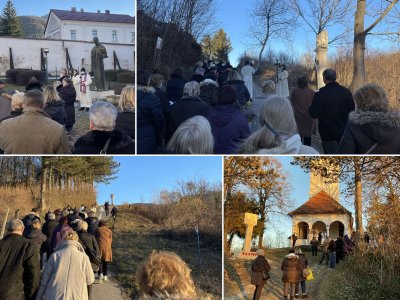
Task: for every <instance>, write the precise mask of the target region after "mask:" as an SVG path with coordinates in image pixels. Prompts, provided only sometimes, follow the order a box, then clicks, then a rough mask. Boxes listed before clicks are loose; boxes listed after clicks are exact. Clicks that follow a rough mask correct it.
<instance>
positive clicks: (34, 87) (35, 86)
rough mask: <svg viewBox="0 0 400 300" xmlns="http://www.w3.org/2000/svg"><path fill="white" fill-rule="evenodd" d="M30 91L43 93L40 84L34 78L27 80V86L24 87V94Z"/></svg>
mask: <svg viewBox="0 0 400 300" xmlns="http://www.w3.org/2000/svg"><path fill="white" fill-rule="evenodd" d="M30 90H39V91H41V92H43V90H42V83H41V82H40V81H39V80H37V79H36V77H31V78H29V81H28V84H27V85H26V86H25V92H27V91H30Z"/></svg>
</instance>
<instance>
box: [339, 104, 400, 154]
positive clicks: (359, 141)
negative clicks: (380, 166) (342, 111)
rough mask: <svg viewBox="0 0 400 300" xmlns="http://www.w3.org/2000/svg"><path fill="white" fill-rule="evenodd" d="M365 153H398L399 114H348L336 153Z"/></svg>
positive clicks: (378, 112) (399, 151) (399, 140)
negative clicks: (347, 120)
mask: <svg viewBox="0 0 400 300" xmlns="http://www.w3.org/2000/svg"><path fill="white" fill-rule="evenodd" d="M373 146H374V148H372V147H373ZM370 150H372V151H370ZM367 152H369V153H371V154H399V153H400V114H399V113H397V112H396V113H385V112H381V111H359V112H352V113H350V116H349V122H348V123H347V125H346V129H345V131H344V134H343V137H342V139H341V141H340V143H339V147H338V150H337V153H339V154H366V153H367Z"/></svg>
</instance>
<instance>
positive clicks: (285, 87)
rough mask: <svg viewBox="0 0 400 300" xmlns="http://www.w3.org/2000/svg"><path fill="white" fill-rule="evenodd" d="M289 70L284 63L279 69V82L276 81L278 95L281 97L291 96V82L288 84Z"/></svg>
mask: <svg viewBox="0 0 400 300" xmlns="http://www.w3.org/2000/svg"><path fill="white" fill-rule="evenodd" d="M288 78H289V72H288V71H287V69H286V66H285V65H282V67H281V68H279V69H278V76H277V83H276V95H277V96H280V97H285V98H289V84H288Z"/></svg>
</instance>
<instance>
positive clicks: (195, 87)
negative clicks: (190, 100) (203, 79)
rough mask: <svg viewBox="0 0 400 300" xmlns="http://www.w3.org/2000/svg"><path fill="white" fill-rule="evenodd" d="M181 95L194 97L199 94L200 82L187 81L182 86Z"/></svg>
mask: <svg viewBox="0 0 400 300" xmlns="http://www.w3.org/2000/svg"><path fill="white" fill-rule="evenodd" d="M183 95H184V96H190V97H196V96H198V95H200V84H198V83H197V81H189V82H188V83H186V84H185V86H184V87H183Z"/></svg>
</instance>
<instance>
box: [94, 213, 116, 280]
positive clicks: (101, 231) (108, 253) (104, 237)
mask: <svg viewBox="0 0 400 300" xmlns="http://www.w3.org/2000/svg"><path fill="white" fill-rule="evenodd" d="M94 236H95V237H96V240H97V243H98V245H99V248H100V252H101V265H100V269H99V277H100V280H102V279H104V280H105V281H106V280H107V275H108V264H109V263H110V262H112V247H111V246H112V231H111V230H110V229H109V228H108V227H107V226H106V222H105V221H103V220H101V221H100V222H99V227H98V228H97V229H96V230H95V231H94Z"/></svg>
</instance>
